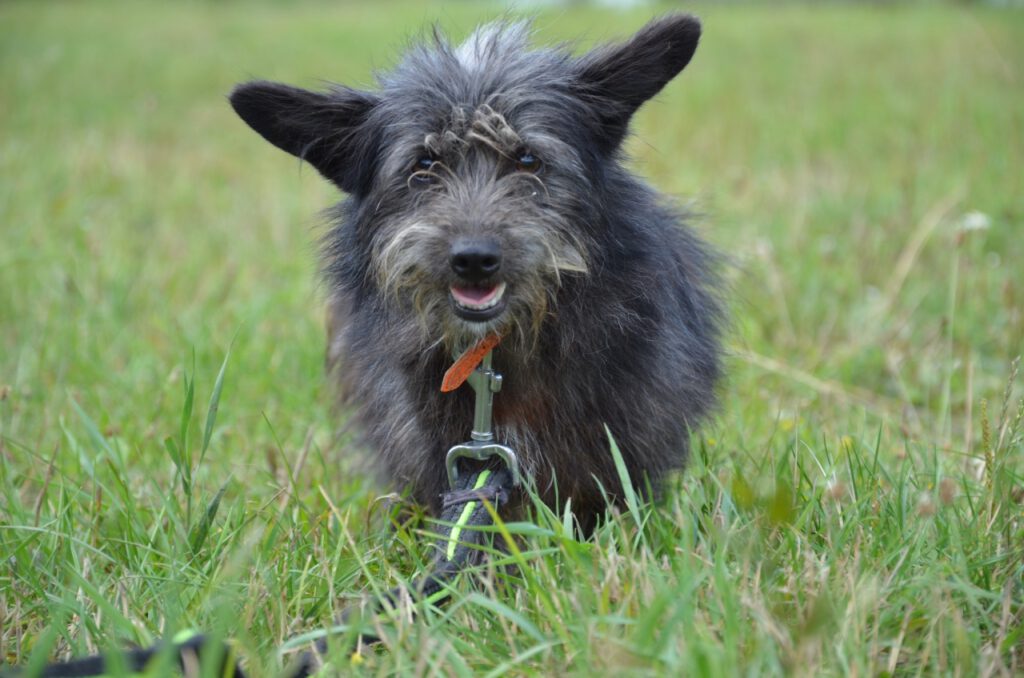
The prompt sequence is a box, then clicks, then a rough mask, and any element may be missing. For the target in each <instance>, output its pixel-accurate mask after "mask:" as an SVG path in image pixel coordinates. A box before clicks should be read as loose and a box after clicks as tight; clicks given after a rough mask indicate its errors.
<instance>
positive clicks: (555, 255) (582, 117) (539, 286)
mask: <svg viewBox="0 0 1024 678" xmlns="http://www.w3.org/2000/svg"><path fill="white" fill-rule="evenodd" d="M528 37H529V36H528V31H527V29H526V27H525V26H524V25H523V24H491V25H488V26H485V27H483V28H481V29H479V30H478V31H477V32H476V33H474V34H473V35H472V36H471V37H470V38H469V39H468V40H466V41H465V42H464V43H463V44H462V45H460V46H458V47H453V46H451V45H449V44H448V43H447V42H446V41H445V40H444V39H443V38H442V37H440V36H436V35H435V37H434V39H433V40H432V41H428V42H427V43H425V44H423V45H420V46H418V47H414V48H413V49H412V50H411V51H410V52H409V53H408V54H407V55H406V56H405V58H404V59H403V60H402V61H401V62H400V63H399V65H398V66H397V67H396V68H395V69H393V70H392V71H390V72H388V73H386V74H384V75H382V76H381V77H380V78H379V87H378V88H377V89H376V90H374V91H372V92H371V91H359V90H354V89H349V88H346V87H340V86H338V87H334V88H332V89H330V90H329V91H326V92H322V93H320V92H311V91H307V90H303V89H298V88H295V87H290V86H287V85H282V84H278V83H271V82H263V81H257V82H250V83H246V84H243V85H240V86H239V87H237V88H236V89H235V90H234V92H232V94H231V104H232V106H233V107H234V108H235V110H236V111H237V112H238V114H239V115H240V116H241V117H242V118H243V119H244V120H245V121H246V122H247V123H248V124H249V125H250V126H251V127H252V128H253V129H254V130H256V131H257V132H258V133H259V134H261V135H262V136H263V137H264V138H266V139H267V140H268V141H269V142H270V143H272V144H274V145H275V146H277V147H278V148H281V149H283V150H285V151H288V152H289V153H291V154H293V155H296V156H298V157H300V158H302V159H303V160H305V161H306V162H308V163H310V164H311V165H313V166H314V167H316V169H317V170H319V171H320V172H321V173H322V174H323V175H324V176H325V177H327V178H328V179H329V180H331V181H332V182H333V183H335V184H336V185H337V186H338V187H339V188H340V189H341V190H343V191H345V192H346V193H348V194H349V196H350V198H349V200H348V201H346V202H345V203H344V204H343V206H342V208H341V215H340V218H339V221H340V225H339V227H338V228H336V229H335V230H333V231H332V232H331V234H330V236H329V237H328V242H327V244H326V245H327V257H328V273H329V276H330V277H331V278H332V282H333V283H335V284H338V285H342V286H345V285H348V286H350V287H357V286H363V287H364V288H365V286H370V287H371V289H372V291H373V292H374V293H375V294H376V295H377V296H379V297H380V298H382V299H387V300H388V303H389V304H392V308H394V309H398V310H399V312H409V313H412V314H414V315H415V317H416V318H417V319H418V320H419V325H420V326H421V327H422V328H423V330H424V338H425V339H427V340H428V341H444V342H445V343H448V344H457V343H461V342H462V341H464V340H465V339H467V338H469V337H473V336H479V335H482V334H485V333H488V332H492V331H498V332H503V333H509V332H510V331H512V330H518V331H519V334H520V335H521V336H522V337H523V338H524V339H526V338H527V337H530V336H536V332H537V330H538V329H539V328H540V326H541V323H542V322H543V319H544V317H545V316H546V315H547V314H548V313H549V312H552V311H553V310H555V309H554V308H553V304H554V303H555V302H556V300H557V292H558V290H559V289H560V288H561V287H562V286H563V285H564V284H565V282H566V280H567V279H571V278H573V277H578V276H585V275H587V273H588V271H589V270H592V269H593V268H594V267H595V266H600V265H601V261H600V257H601V252H602V245H601V243H602V241H604V240H606V239H608V238H614V237H616V234H614V233H608V232H607V230H608V229H607V224H606V219H605V215H604V210H605V207H604V205H606V204H607V202H608V200H609V199H610V198H611V199H614V198H615V197H616V196H617V195H618V194H620V193H621V192H622V191H621V189H622V188H623V185H624V184H623V182H628V181H631V180H630V179H629V177H628V175H626V174H625V173H624V171H623V170H622V168H621V165H620V158H619V155H620V154H619V147H620V145H621V143H622V140H623V138H624V137H625V135H626V132H627V127H628V124H629V120H630V118H631V117H632V115H633V113H634V112H635V111H636V110H637V108H639V107H640V105H641V104H643V103H644V102H645V101H646V100H647V99H649V98H651V97H652V96H654V95H655V94H656V93H657V92H658V91H659V90H661V88H662V87H663V86H664V85H665V84H666V83H667V82H668V81H669V80H671V79H672V78H673V77H674V76H675V75H676V74H677V73H679V72H680V71H681V70H682V69H683V68H684V67H685V66H686V64H687V63H688V62H689V61H690V58H691V57H692V55H693V53H694V50H695V49H696V47H697V41H698V39H699V37H700V24H699V23H698V21H697V20H696V19H694V18H693V17H690V16H686V15H673V16H668V17H664V18H661V19H658V20H655V21H653V22H651V23H649V24H648V25H646V26H645V27H644V28H642V29H641V30H640V31H639V32H638V33H637V34H636V35H635V36H633V38H631V39H630V40H629V41H627V42H625V43H622V44H617V45H611V46H605V47H601V48H598V49H596V50H594V51H591V52H590V53H588V54H585V55H583V56H581V57H573V56H572V55H570V54H569V53H568V52H567V51H565V50H563V49H544V50H530V49H529V48H528V44H527V42H528ZM627 207H628V206H627Z"/></svg>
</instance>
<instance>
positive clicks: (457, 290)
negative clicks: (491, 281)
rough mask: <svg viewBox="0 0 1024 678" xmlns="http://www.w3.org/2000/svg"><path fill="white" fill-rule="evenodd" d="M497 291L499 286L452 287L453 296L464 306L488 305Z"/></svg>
mask: <svg viewBox="0 0 1024 678" xmlns="http://www.w3.org/2000/svg"><path fill="white" fill-rule="evenodd" d="M497 291H498V286H497V285H495V286H493V287H452V294H453V295H455V298H456V299H457V300H459V301H461V302H462V303H464V304H466V303H469V304H483V303H486V302H487V301H489V300H490V298H491V297H493V296H494V293H495V292H497Z"/></svg>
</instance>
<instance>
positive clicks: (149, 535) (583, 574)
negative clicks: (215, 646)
mask: <svg viewBox="0 0 1024 678" xmlns="http://www.w3.org/2000/svg"><path fill="white" fill-rule="evenodd" d="M695 11H697V12H698V13H699V14H701V15H702V16H703V17H704V19H705V27H706V33H705V38H704V41H703V43H702V46H701V49H700V51H699V52H698V56H697V58H696V59H695V60H694V62H693V64H692V65H691V67H690V68H689V69H688V70H687V71H686V73H685V74H684V75H683V76H682V77H680V78H679V80H678V81H676V82H675V83H673V84H672V85H671V86H670V87H669V88H668V89H667V90H666V91H665V92H664V93H663V94H662V95H661V96H660V97H659V98H658V99H657V100H656V101H655V102H653V103H652V104H650V105H649V106H647V107H646V108H645V109H644V110H643V111H642V112H641V114H640V115H639V117H638V119H637V125H636V130H637V135H636V137H635V138H634V139H633V140H632V141H631V150H632V152H633V157H634V161H633V166H634V167H635V168H636V169H637V170H638V171H639V172H641V173H643V174H644V175H646V176H648V177H649V178H650V179H651V181H652V182H653V183H654V184H655V185H657V186H658V187H659V188H661V189H663V190H665V191H666V192H669V193H671V194H674V195H677V196H680V197H684V198H693V199H694V201H695V203H696V206H697V208H698V209H699V211H700V212H702V213H703V214H705V215H706V216H705V217H704V218H703V219H702V221H701V223H700V224H699V226H700V228H701V229H702V230H703V231H704V232H705V233H706V235H707V237H708V238H709V239H710V240H712V241H713V242H714V243H715V244H716V245H718V246H719V247H720V248H722V249H723V250H725V251H727V252H729V253H730V254H731V255H732V257H733V262H734V265H733V266H732V267H731V268H730V269H729V278H730V281H731V285H732V290H733V295H732V299H733V303H732V306H733V309H734V315H735V318H736V321H735V327H734V332H733V334H732V336H731V339H730V344H731V358H730V378H729V380H728V383H727V384H726V385H725V387H724V389H723V405H722V408H721V411H720V415H719V417H718V419H717V421H716V422H715V423H714V425H712V426H711V427H709V428H708V429H707V430H706V431H704V432H703V433H702V435H701V436H700V437H698V438H697V439H696V440H695V442H694V447H695V453H694V460H693V464H692V466H691V468H690V469H689V471H688V472H687V473H686V474H685V475H684V476H682V477H681V478H679V479H678V480H677V483H676V485H675V486H674V490H673V491H672V492H670V493H668V496H667V497H666V499H665V501H664V502H662V503H660V504H659V505H657V506H645V505H642V504H640V505H636V506H632V507H631V508H630V510H629V511H627V512H625V513H623V514H622V515H617V516H615V517H614V518H613V519H612V520H611V521H610V522H609V524H608V525H607V526H605V527H604V528H603V529H602V530H601V531H600V532H599V533H598V534H597V535H595V537H594V538H593V539H592V540H590V541H587V542H577V541H574V540H573V539H572V538H571V536H570V534H569V533H567V531H566V530H565V528H564V527H563V526H564V517H563V516H561V515H556V514H552V513H546V512H543V511H541V512H539V513H538V514H537V515H536V516H535V519H534V521H533V523H532V524H530V525H526V524H518V525H510V526H507V528H508V530H509V531H510V532H513V533H518V534H520V535H521V537H520V541H519V542H518V545H519V546H518V550H517V551H515V552H514V553H513V556H512V557H513V560H514V561H515V562H518V563H519V564H520V567H519V568H517V569H516V571H515V572H502V573H498V572H493V571H488V570H485V571H484V572H482V576H480V577H478V578H477V579H476V582H475V583H474V584H472V585H471V584H470V583H468V582H467V583H464V584H463V585H461V586H460V587H459V590H458V593H457V595H456V599H455V601H454V603H453V604H452V605H449V606H448V607H447V608H444V609H443V610H437V611H428V613H426V614H424V615H423V616H421V617H419V618H417V619H416V620H415V621H411V620H408V619H403V620H401V621H399V622H396V623H394V624H391V625H388V626H386V627H384V628H383V629H382V631H383V635H384V637H385V643H384V647H383V649H382V650H381V651H379V652H370V653H368V654H367V655H366V656H365V659H364V661H363V663H362V664H361V665H359V666H358V667H354V669H355V670H356V672H357V673H360V674H374V675H375V674H416V675H421V674H422V675H426V674H429V675H434V674H440V675H459V676H463V675H502V674H511V675H552V674H560V673H566V672H568V673H573V674H588V673H598V674H618V673H625V674H628V675H647V674H655V675H690V676H698V675H700V676H705V675H707V676H714V675H722V676H734V675H760V674H765V673H769V674H773V673H774V674H778V673H787V674H795V675H815V676H817V675H857V676H865V675H889V674H894V675H917V674H929V675H931V674H950V675H964V676H971V675H1012V674H1021V673H1024V631H1022V629H1024V527H1022V519H1024V509H1022V502H1024V489H1022V479H1021V473H1022V459H1024V442H1022V429H1021V424H1020V410H1019V409H1018V405H1017V403H1018V402H1019V398H1020V395H1021V385H1020V384H1021V382H1022V379H1020V378H1018V379H1016V380H1014V379H1012V376H1013V375H1012V372H1013V370H1012V368H1011V363H1012V360H1013V358H1014V357H1015V356H1017V355H1018V354H1020V353H1021V352H1022V348H1024V274H1022V272H1021V270H1022V269H1021V262H1024V238H1022V237H1021V234H1022V233H1024V230H1022V229H1024V170H1022V167H1024V94H1022V93H1024V13H1021V12H1020V11H1012V10H995V9H989V10H983V9H966V8H964V7H961V6H944V5H932V4H920V5H918V4H913V5H898V6H891V7H890V6H875V5H868V6H854V5H845V4H830V5H828V6H826V7H825V8H823V9H822V8H819V9H815V10H813V11H812V10H809V9H808V8H806V7H803V6H799V5H789V4H787V5H784V6H781V7H778V6H766V5H751V6H746V5H733V4H728V5H707V6H701V5H698V6H696V8H695ZM499 12H500V10H499V8H497V7H496V6H493V7H492V6H489V5H486V4H476V3H474V4H472V5H471V4H469V3H460V4H453V5H449V6H447V7H442V6H436V5H426V4H421V3H412V2H409V3H406V4H401V5H392V4H386V3H373V4H360V5H358V6H356V5H352V6H349V5H345V4H337V3H331V4H326V3H324V4H307V3H298V2H296V3H281V4H259V5H243V4H242V3H234V2H226V3H210V4H198V3H176V4H173V5H172V4H170V3H167V4H154V3H148V2H127V1H126V2H95V3H89V4H86V3H73V2H50V3H40V2H27V1H26V2H8V3H4V4H0V92H2V95H0V556H2V558H0V664H2V663H3V662H5V661H6V662H9V663H15V664H22V663H25V662H28V661H30V660H36V661H41V660H43V659H46V658H51V657H66V656H69V655H80V654H84V653H91V652H95V651H97V649H98V648H109V647H118V646H123V645H124V644H127V643H143V644H145V643H149V642H152V641H154V640H156V639H159V638H161V637H164V636H165V635H170V634H172V633H173V632H174V631H175V630H177V629H180V628H183V627H198V628H203V629H211V630H213V631H214V632H216V633H221V634H224V635H227V636H231V637H234V638H238V639H239V641H240V643H241V645H242V646H243V649H244V652H245V654H246V655H247V656H248V657H249V661H250V666H251V667H252V668H253V669H254V671H253V673H254V674H255V675H257V676H260V675H273V667H274V665H275V662H276V661H277V660H276V656H275V650H276V648H277V646H278V645H279V644H281V643H282V642H284V641H285V640H286V639H288V638H289V637H291V636H293V635H294V634H297V633H302V632H305V631H309V630H313V629H316V628H318V627H321V626H323V625H326V624H329V623H330V622H331V619H332V614H333V613H334V612H336V611H337V610H339V609H340V608H341V607H343V606H344V605H345V604H347V603H349V602H351V601H355V600H358V599H359V597H360V596H361V595H362V594H364V593H365V592H367V591H370V590H373V589H374V588H386V587H389V586H392V585H394V584H396V583H398V582H402V581H405V580H407V579H408V578H409V577H411V576H413V574H414V573H415V572H416V571H417V569H418V568H421V567H423V566H424V565H425V563H426V562H427V557H428V556H427V553H426V549H425V544H426V543H427V539H426V537H425V536H424V534H423V533H424V531H425V530H429V525H428V524H426V523H423V522H417V521H415V520H413V521H406V520H405V518H401V517H400V516H404V515H406V514H405V513H402V512H400V511H399V510H398V507H399V506H400V502H394V501H393V498H390V497H385V498H384V499H381V495H382V492H385V491H386V490H384V489H382V488H380V487H377V486H375V485H373V484H372V482H371V481H370V480H369V479H367V478H366V477H365V476H364V475H363V473H362V472H361V471H360V469H359V467H358V465H356V464H354V463H352V462H351V461H350V457H349V456H348V455H345V454H344V450H345V448H347V447H349V446H351V445H352V441H351V434H350V433H349V432H347V431H346V430H345V429H344V428H343V423H344V414H343V413H336V412H333V411H332V408H331V405H330V401H331V397H330V389H329V387H328V385H327V384H326V383H325V380H324V377H323V371H322V365H323V349H324V345H323V344H324V339H323V330H322V327H323V322H322V310H321V298H322V295H321V292H320V291H319V290H318V289H317V286H316V281H315V246H314V243H315V239H316V236H317V234H318V233H319V232H320V222H319V217H318V211H319V210H320V209H321V208H322V207H324V206H326V205H328V204H329V203H330V202H332V201H333V200H335V199H336V195H335V194H334V192H333V191H332V189H331V188H330V187H329V186H327V185H325V183H324V182H323V181H321V180H320V179H319V178H318V177H317V176H316V174H315V172H313V171H311V170H310V169H309V168H300V167H299V166H298V165H297V163H296V162H295V161H294V160H293V159H291V158H288V157H286V156H285V155H284V154H282V153H279V152H277V151H275V150H274V149H272V148H270V147H269V146H268V145H266V144H265V143H264V142H262V141H261V140H260V139H258V138H257V137H256V136H255V135H253V134H252V133H251V132H250V131H249V130H248V129H246V128H245V127H244V125H243V124H242V123H241V122H240V121H239V120H237V119H236V118H235V117H234V115H233V114H232V113H231V111H230V110H229V107H228V106H227V104H226V102H225V99H224V95H225V93H226V92H227V91H229V90H230V88H231V86H232V85H233V83H235V82H237V81H240V80H244V79H246V78H248V77H251V76H259V77H268V78H277V79H281V80H287V81H290V82H296V83H299V84H304V85H307V86H313V85H316V84H317V82H318V79H319V78H326V79H333V80H338V81H345V82H347V83H352V84H356V85H360V84H367V83H368V82H369V81H370V73H371V70H372V68H374V67H381V66H384V65H386V64H388V63H389V62H390V61H391V60H392V59H393V57H394V53H395V51H396V50H397V49H398V48H400V47H401V45H402V44H403V42H404V40H405V39H406V36H408V35H410V34H412V33H414V32H416V31H417V30H419V28H420V27H421V26H422V25H423V24H424V23H426V22H428V21H431V20H438V21H439V22H440V23H441V24H443V25H444V26H446V27H447V28H448V29H449V30H451V31H452V32H453V33H455V34H456V35H460V36H461V35H464V34H465V33H466V32H467V31H468V30H469V29H470V28H471V27H472V26H473V25H474V24H475V23H476V22H477V21H479V20H482V19H485V18H487V17H493V16H495V15H496V14H498V13H499ZM649 12H650V10H648V9H641V10H633V11H630V12H628V13H624V14H618V13H613V12H609V11H599V10H593V9H590V10H588V9H582V8H574V9H571V10H565V11H562V10H559V11H554V10H548V11H545V12H543V13H541V14H540V16H539V20H538V27H539V30H540V33H541V34H542V36H543V37H544V38H545V39H561V38H569V37H574V36H579V35H583V36H584V39H583V43H584V44H589V43H590V42H593V41H595V40H597V39H601V38H605V37H611V36H622V35H625V34H626V33H627V32H628V31H629V30H632V29H634V28H635V27H637V26H639V25H640V24H641V23H642V22H643V20H644V19H645V17H646V16H647V15H648V14H649ZM975 211H977V212H981V213H983V214H984V215H986V216H987V219H988V222H987V223H988V227H987V228H983V229H980V230H969V229H965V228H964V224H965V223H966V222H965V218H964V215H966V214H968V213H970V212H975ZM229 349H230V357H228V358H227V360H226V369H225V372H224V378H223V381H222V382H221V381H220V380H219V379H218V374H219V371H220V369H221V365H222V364H223V363H224V361H225V358H226V356H227V355H228V352H229ZM1007 384H1010V386H1009V387H1007ZM215 393H217V394H219V403H218V402H217V401H218V398H217V397H215V396H214V394H215ZM211 403H212V404H217V405H219V407H211ZM212 410H216V416H215V417H214V416H213V411H212ZM342 661H344V660H342Z"/></svg>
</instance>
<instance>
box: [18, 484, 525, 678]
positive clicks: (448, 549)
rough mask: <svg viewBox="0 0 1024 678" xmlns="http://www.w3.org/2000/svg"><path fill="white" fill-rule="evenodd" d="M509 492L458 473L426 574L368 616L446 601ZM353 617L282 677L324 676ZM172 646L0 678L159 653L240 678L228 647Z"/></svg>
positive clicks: (74, 677) (62, 672)
mask: <svg viewBox="0 0 1024 678" xmlns="http://www.w3.org/2000/svg"><path fill="white" fill-rule="evenodd" d="M513 487H514V482H513V477H512V474H511V472H510V471H509V470H508V469H507V468H484V469H478V470H476V471H474V472H469V473H462V474H460V475H459V477H458V480H457V481H456V485H455V487H453V488H452V489H451V491H449V492H448V493H446V494H445V495H444V497H442V512H441V516H440V517H439V518H438V528H439V529H438V532H439V534H438V539H437V541H436V542H435V543H434V545H433V548H434V550H435V554H434V558H433V563H432V565H431V568H430V570H429V571H427V573H426V574H424V575H423V576H421V577H420V578H419V579H417V580H416V581H415V582H414V583H413V585H412V586H410V587H409V588H408V589H406V588H404V587H397V588H394V589H392V590H391V591H389V592H387V593H386V594H384V595H383V596H381V597H380V598H378V599H377V600H376V601H374V605H373V607H372V612H373V613H377V612H382V611H383V612H390V611H394V610H397V609H400V607H401V605H402V601H403V600H410V599H411V600H412V601H413V602H414V603H427V604H431V605H438V604H440V603H443V602H444V601H446V600H447V599H448V598H449V597H450V592H449V588H448V586H449V584H450V583H451V582H452V580H453V579H455V577H456V576H457V575H458V574H459V572H461V571H462V570H463V569H464V568H465V567H466V566H467V565H470V564H472V563H473V562H474V560H475V559H476V558H477V557H478V555H479V554H480V553H482V552H481V551H480V549H479V546H480V545H481V544H482V543H483V540H484V539H486V538H487V534H486V533H485V532H483V531H482V530H479V529H477V528H479V527H486V526H489V525H491V524H492V522H493V521H492V519H491V510H494V511H498V510H500V508H501V507H502V506H504V505H505V504H506V503H507V502H508V500H509V497H510V495H511V492H512V490H513ZM488 505H489V506H490V507H491V508H490V510H489V509H488ZM353 616H354V610H353V609H349V610H346V611H345V612H343V613H342V615H341V619H340V620H339V621H340V624H339V626H338V627H336V628H334V629H332V630H331V631H330V632H328V634H327V635H325V636H324V637H321V638H320V639H318V640H317V641H316V644H315V648H316V649H315V651H313V652H304V653H302V654H301V655H300V656H299V658H298V660H297V661H296V662H294V663H293V664H292V665H291V666H289V667H288V668H287V669H286V670H285V671H284V673H283V678H308V677H309V676H313V675H315V674H317V673H318V672H319V671H321V670H323V669H327V670H328V671H329V670H330V668H331V667H327V666H325V665H323V664H322V659H323V657H324V656H326V654H327V650H328V639H329V637H332V636H333V637H337V636H340V635H342V634H344V632H345V629H346V628H347V626H348V625H349V623H350V621H351V620H352V617H353ZM380 640H381V639H380V638H378V637H377V636H374V635H371V634H368V633H363V634H361V635H360V636H359V642H360V643H361V644H363V645H372V644H374V643H377V642H380ZM172 645H173V647H172V648H170V649H168V648H167V647H166V645H165V644H164V643H160V644H157V645H153V646H151V647H146V648H136V649H131V650H127V651H124V652H122V653H121V654H120V655H119V657H118V658H119V659H120V661H119V662H109V661H108V657H107V655H94V656H92V657H84V658H82V659H74V660H71V661H68V662H60V663H55V664H48V665H47V666H45V667H43V669H42V671H41V672H40V673H38V674H35V675H33V676H30V675H29V674H27V673H25V672H24V671H15V672H7V671H2V670H0V678H35V676H39V677H40V678H87V677H93V678H97V677H101V676H107V675H114V674H115V673H116V674H117V675H123V673H122V670H119V668H118V666H117V664H119V665H120V667H121V668H122V669H123V671H126V672H128V673H143V672H145V671H146V669H147V667H150V665H151V662H152V661H153V659H154V658H156V657H157V656H158V655H160V654H161V653H164V652H167V653H168V654H170V656H171V657H173V658H174V661H173V663H174V664H175V665H176V666H177V667H178V669H179V670H180V671H181V672H182V673H184V674H185V675H189V676H192V675H198V674H199V671H198V669H199V667H200V666H206V665H207V663H208V662H213V663H212V665H213V666H216V667H217V668H216V671H215V675H217V676H222V677H223V678H245V672H244V671H243V670H242V667H241V666H240V664H239V662H238V660H237V657H236V656H235V653H234V649H233V648H232V646H231V644H230V643H224V642H219V641H216V640H214V639H213V638H212V637H210V636H207V635H203V634H196V633H185V634H179V636H178V637H176V638H175V639H174V641H173V642H172Z"/></svg>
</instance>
